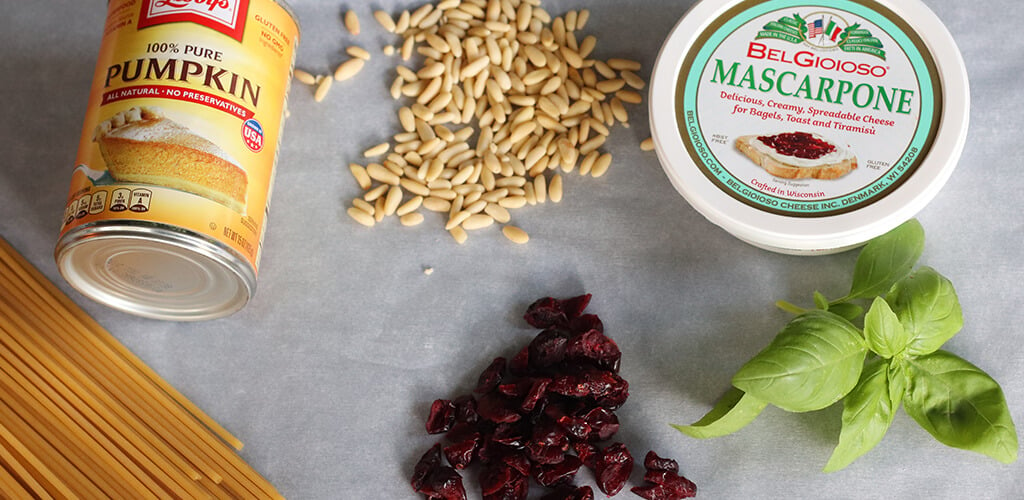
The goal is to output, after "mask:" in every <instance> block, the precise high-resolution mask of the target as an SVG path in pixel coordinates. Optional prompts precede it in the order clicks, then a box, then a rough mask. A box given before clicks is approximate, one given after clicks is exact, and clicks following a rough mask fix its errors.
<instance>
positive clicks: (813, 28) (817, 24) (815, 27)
mask: <svg viewBox="0 0 1024 500" xmlns="http://www.w3.org/2000/svg"><path fill="white" fill-rule="evenodd" d="M824 34H825V22H824V21H823V20H821V19H818V20H816V21H814V22H812V23H811V24H810V25H809V26H808V27H807V38H815V37H819V36H821V35H824Z"/></svg>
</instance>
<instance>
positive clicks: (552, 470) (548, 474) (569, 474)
mask: <svg viewBox="0 0 1024 500" xmlns="http://www.w3.org/2000/svg"><path fill="white" fill-rule="evenodd" d="M582 465H583V461H581V460H580V459H579V458H577V457H574V456H572V455H566V456H565V459H564V460H562V461H561V462H559V463H557V464H550V465H535V466H534V467H533V478H534V479H536V480H537V483H539V484H540V485H541V486H555V485H559V484H563V483H567V482H569V481H572V478H573V476H575V475H576V471H578V470H579V469H580V466H582Z"/></svg>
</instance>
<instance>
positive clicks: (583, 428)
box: [558, 415, 594, 441]
mask: <svg viewBox="0 0 1024 500" xmlns="http://www.w3.org/2000/svg"><path fill="white" fill-rule="evenodd" d="M558 424H559V425H561V426H562V428H563V429H565V432H566V434H568V435H569V437H570V438H572V439H573V440H574V441H586V440H587V439H589V438H590V433H591V432H593V430H594V428H593V427H591V426H590V424H588V423H587V422H586V420H584V419H582V418H576V417H571V416H569V415H563V416H561V417H559V418H558Z"/></svg>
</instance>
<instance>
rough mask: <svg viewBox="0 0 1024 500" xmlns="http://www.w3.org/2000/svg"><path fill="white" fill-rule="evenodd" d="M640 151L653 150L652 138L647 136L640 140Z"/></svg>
mask: <svg viewBox="0 0 1024 500" xmlns="http://www.w3.org/2000/svg"><path fill="white" fill-rule="evenodd" d="M640 150H641V151H654V139H653V138H651V137H648V138H646V139H644V140H643V141H641V142H640Z"/></svg>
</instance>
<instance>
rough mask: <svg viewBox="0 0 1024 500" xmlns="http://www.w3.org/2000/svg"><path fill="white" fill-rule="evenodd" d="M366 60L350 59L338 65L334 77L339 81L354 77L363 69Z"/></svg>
mask: <svg viewBox="0 0 1024 500" xmlns="http://www.w3.org/2000/svg"><path fill="white" fill-rule="evenodd" d="M365 64H366V61H365V60H363V59H359V58H353V59H349V60H347V61H345V62H343V63H341V64H339V65H338V68H337V69H335V70H334V79H335V80H337V81H339V82H340V81H344V80H348V79H349V78H352V77H353V76H355V75H356V73H359V71H360V70H361V69H363V65H365Z"/></svg>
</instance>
